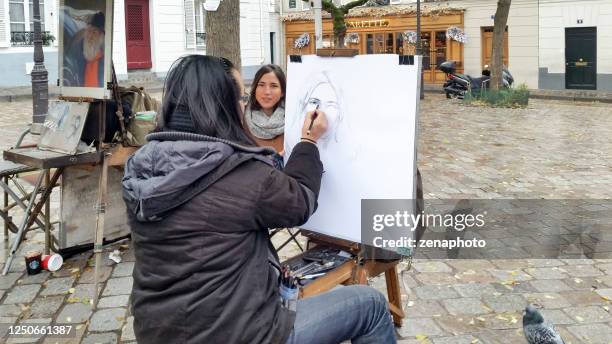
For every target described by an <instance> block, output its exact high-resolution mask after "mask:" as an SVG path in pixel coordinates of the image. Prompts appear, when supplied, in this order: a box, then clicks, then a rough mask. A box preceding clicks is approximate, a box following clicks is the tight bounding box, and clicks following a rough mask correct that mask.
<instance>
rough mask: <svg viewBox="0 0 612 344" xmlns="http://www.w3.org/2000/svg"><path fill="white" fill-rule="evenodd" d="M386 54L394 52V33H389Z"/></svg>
mask: <svg viewBox="0 0 612 344" xmlns="http://www.w3.org/2000/svg"><path fill="white" fill-rule="evenodd" d="M385 53H386V54H393V34H392V33H387V46H386V49H385Z"/></svg>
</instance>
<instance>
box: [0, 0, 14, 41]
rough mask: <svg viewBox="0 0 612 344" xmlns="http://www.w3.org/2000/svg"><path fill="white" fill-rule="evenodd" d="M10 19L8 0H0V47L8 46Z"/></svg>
mask: <svg viewBox="0 0 612 344" xmlns="http://www.w3.org/2000/svg"><path fill="white" fill-rule="evenodd" d="M10 21H11V19H10V17H9V6H8V0H0V47H8V46H10V39H9V37H10V36H11V30H10V27H11V26H10Z"/></svg>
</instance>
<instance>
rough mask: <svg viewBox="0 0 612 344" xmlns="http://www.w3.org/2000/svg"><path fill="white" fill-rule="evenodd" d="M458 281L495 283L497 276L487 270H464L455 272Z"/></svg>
mask: <svg viewBox="0 0 612 344" xmlns="http://www.w3.org/2000/svg"><path fill="white" fill-rule="evenodd" d="M455 278H456V279H457V283H493V282H496V281H497V278H495V277H493V276H492V275H491V274H489V273H488V272H487V271H486V270H478V271H475V270H464V271H459V272H458V273H456V274H455Z"/></svg>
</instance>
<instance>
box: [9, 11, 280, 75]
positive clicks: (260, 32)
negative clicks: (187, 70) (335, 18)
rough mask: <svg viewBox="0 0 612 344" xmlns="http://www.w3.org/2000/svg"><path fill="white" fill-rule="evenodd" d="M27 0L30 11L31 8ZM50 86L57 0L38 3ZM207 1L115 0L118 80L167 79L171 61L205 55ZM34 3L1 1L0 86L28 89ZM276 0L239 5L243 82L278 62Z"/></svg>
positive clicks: (54, 63) (55, 58)
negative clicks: (137, 76)
mask: <svg viewBox="0 0 612 344" xmlns="http://www.w3.org/2000/svg"><path fill="white" fill-rule="evenodd" d="M28 2H29V7H28ZM40 2H41V13H42V14H43V15H42V17H43V18H42V21H43V26H42V30H43V32H44V33H45V34H44V35H45V36H46V37H48V38H49V39H47V40H45V42H44V43H45V47H44V48H43V51H44V55H45V66H46V68H47V70H48V71H49V83H50V84H55V83H56V82H57V78H58V74H57V67H58V49H57V45H58V42H57V39H55V40H51V37H52V38H56V37H58V26H59V24H58V15H57V14H58V13H59V0H40ZM203 4H204V0H183V1H176V0H115V1H114V11H113V15H114V16H113V23H114V24H113V26H114V27H113V29H114V30H113V63H114V66H115V71H116V73H117V77H118V79H120V80H125V79H128V77H129V76H130V75H131V74H152V75H153V76H156V77H163V76H164V75H165V74H166V73H167V71H168V69H169V68H170V66H171V64H172V62H174V61H175V60H176V59H177V58H178V57H180V56H183V55H186V54H194V53H195V54H204V53H205V52H206V33H205V32H204V27H205V22H204V21H205V12H204V8H203ZM31 7H32V4H31V0H0V73H2V75H3V77H2V78H0V87H11V86H28V85H30V75H29V73H30V70H31V68H32V66H33V64H34V63H33V62H32V61H33V57H32V55H33V49H32V46H33V43H32V36H33V34H32V31H33V30H34V29H33V25H32V16H31V13H32V10H31ZM278 12H279V3H278V2H277V0H242V1H241V2H240V13H241V16H240V17H241V20H240V47H241V51H242V66H243V74H244V77H245V78H247V79H248V78H252V77H253V75H254V74H255V72H256V71H257V69H258V68H259V67H260V66H261V65H262V64H265V63H274V62H276V63H279V61H280V59H281V56H282V55H281V52H280V47H281V39H282V38H281V36H280V20H279V14H278Z"/></svg>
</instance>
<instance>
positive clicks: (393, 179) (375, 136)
mask: <svg viewBox="0 0 612 344" xmlns="http://www.w3.org/2000/svg"><path fill="white" fill-rule="evenodd" d="M400 61H401V58H400V57H399V56H398V55H392V54H385V55H358V56H355V57H332V58H328V57H319V56H314V55H308V56H301V61H299V62H288V65H287V77H288V82H287V85H288V89H287V96H286V111H285V113H286V115H285V116H286V117H285V152H286V154H285V159H287V158H288V157H289V156H290V154H291V151H292V149H293V147H294V146H295V145H296V144H297V143H298V142H299V141H300V137H301V128H302V124H303V123H304V118H305V113H306V112H307V111H308V106H309V104H311V103H312V102H313V100H315V101H316V102H318V103H319V109H320V110H322V111H323V112H325V113H326V115H327V119H328V132H327V133H326V135H325V136H324V137H322V138H321V139H320V140H319V143H318V147H319V151H320V155H321V161H322V162H323V169H324V171H325V172H324V174H323V179H322V182H321V192H320V194H319V206H318V208H317V210H316V212H315V214H314V215H313V216H312V217H311V218H310V220H309V221H308V222H307V223H306V224H305V225H303V226H301V227H302V228H305V229H308V230H312V231H316V232H320V233H323V234H327V235H331V236H334V237H338V238H342V239H347V240H351V241H355V242H361V217H360V209H361V208H360V207H361V200H362V199H414V198H415V192H416V190H415V187H414V180H415V175H416V165H415V164H416V162H415V159H416V132H417V131H416V126H417V109H418V106H419V88H418V84H419V83H418V80H419V76H420V61H419V58H418V57H415V58H414V59H412V60H411V61H412V63H411V64H406V63H400Z"/></svg>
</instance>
